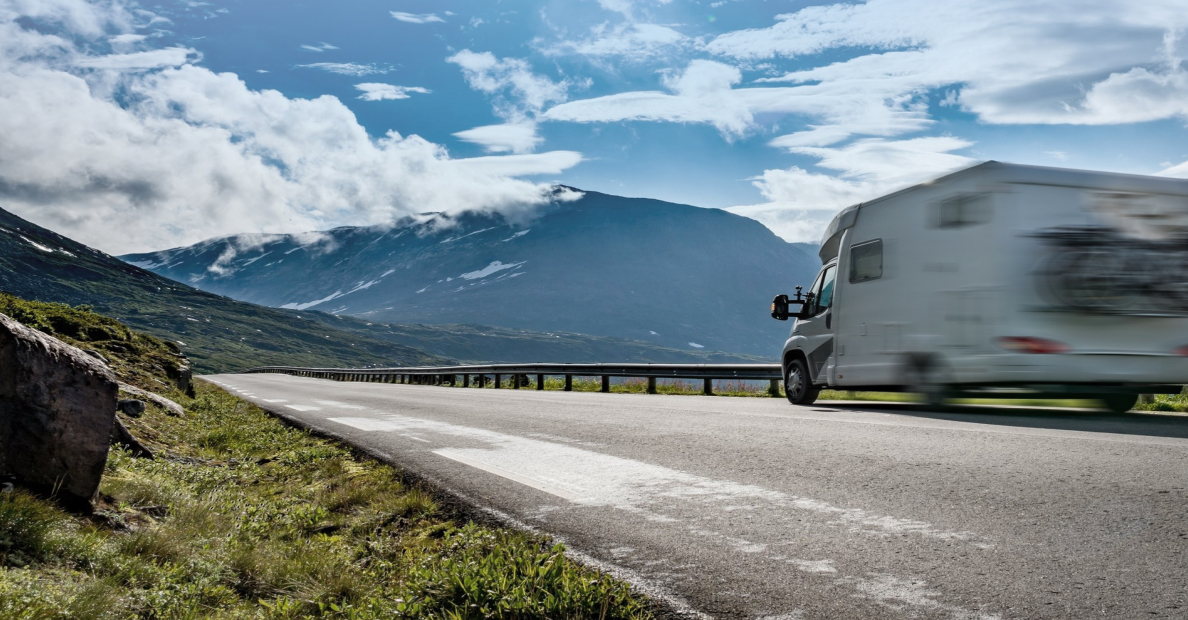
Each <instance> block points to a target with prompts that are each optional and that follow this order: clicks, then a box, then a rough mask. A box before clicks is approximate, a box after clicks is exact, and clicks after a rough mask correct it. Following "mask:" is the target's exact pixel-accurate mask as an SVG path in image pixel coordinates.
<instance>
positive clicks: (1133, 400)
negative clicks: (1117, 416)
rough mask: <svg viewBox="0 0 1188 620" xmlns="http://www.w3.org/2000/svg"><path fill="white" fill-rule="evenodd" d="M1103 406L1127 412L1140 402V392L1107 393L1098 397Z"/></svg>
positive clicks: (1111, 409)
mask: <svg viewBox="0 0 1188 620" xmlns="http://www.w3.org/2000/svg"><path fill="white" fill-rule="evenodd" d="M1098 400H1100V401H1101V405H1102V408H1104V409H1105V410H1106V411H1110V412H1113V413H1126V412H1127V411H1130V410H1131V409H1134V406H1135V405H1136V404H1138V394H1105V395H1102V396H1100V397H1098Z"/></svg>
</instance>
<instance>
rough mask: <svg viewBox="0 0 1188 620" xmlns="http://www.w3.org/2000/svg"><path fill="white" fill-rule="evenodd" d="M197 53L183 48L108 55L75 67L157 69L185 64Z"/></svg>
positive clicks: (79, 62) (125, 69)
mask: <svg viewBox="0 0 1188 620" xmlns="http://www.w3.org/2000/svg"><path fill="white" fill-rule="evenodd" d="M197 54H198V52H196V51H194V50H192V49H187V48H184V47H170V48H166V49H159V50H149V51H145V52H133V53H130V54H108V55H107V56H90V57H87V58H82V59H79V61H78V62H76V63H75V66H78V67H84V68H87V69H114V70H123V71H131V70H136V69H159V68H162V67H177V66H180V65H184V64H186V62H187V61H188V59H189V56H190V55H195V56H196V55H197Z"/></svg>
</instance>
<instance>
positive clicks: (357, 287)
mask: <svg viewBox="0 0 1188 620" xmlns="http://www.w3.org/2000/svg"><path fill="white" fill-rule="evenodd" d="M379 283H380V280H372V281H370V282H367V283H363V282H360V283H358V284H356V285H355V288H353V289H351V290H349V291H347V292H345V293H343V295H344V296H345V295H350V294H351V293H354V292H355V291H365V290H367V289H369V288H371V287H373V286H375V285H376V284H379Z"/></svg>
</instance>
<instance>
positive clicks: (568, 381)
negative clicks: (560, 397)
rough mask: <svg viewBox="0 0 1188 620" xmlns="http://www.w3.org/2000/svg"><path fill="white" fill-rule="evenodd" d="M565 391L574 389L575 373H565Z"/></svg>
mask: <svg viewBox="0 0 1188 620" xmlns="http://www.w3.org/2000/svg"><path fill="white" fill-rule="evenodd" d="M565 391H566V392H572V391H573V375H565Z"/></svg>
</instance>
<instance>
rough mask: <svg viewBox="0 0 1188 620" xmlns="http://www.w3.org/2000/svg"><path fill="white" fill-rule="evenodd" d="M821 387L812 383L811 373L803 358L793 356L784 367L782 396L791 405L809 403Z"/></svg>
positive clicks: (813, 399) (814, 399)
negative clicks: (785, 397)
mask: <svg viewBox="0 0 1188 620" xmlns="http://www.w3.org/2000/svg"><path fill="white" fill-rule="evenodd" d="M820 393H821V388H819V387H817V386H815V385H813V379H812V375H810V374H809V371H808V365H806V364H805V363H804V360H802V359H799V358H795V359H793V360H792V361H791V362H789V363H788V366H787V367H785V368H784V396H787V397H788V402H790V403H792V404H793V405H811V404H813V403H814V402H816V400H817V394H820Z"/></svg>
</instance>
